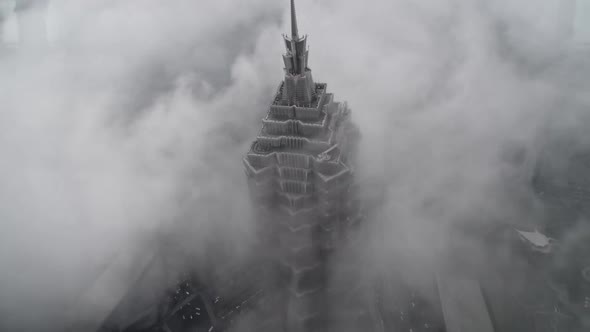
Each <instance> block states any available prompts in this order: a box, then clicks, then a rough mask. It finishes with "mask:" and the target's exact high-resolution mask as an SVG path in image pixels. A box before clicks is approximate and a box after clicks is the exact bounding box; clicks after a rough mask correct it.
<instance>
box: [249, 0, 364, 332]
mask: <svg viewBox="0 0 590 332" xmlns="http://www.w3.org/2000/svg"><path fill="white" fill-rule="evenodd" d="M284 39H285V46H286V54H285V55H283V60H284V64H285V68H284V71H285V77H284V80H283V81H282V82H281V83H280V84H279V87H278V91H277V93H276V95H275V96H274V99H273V102H272V104H271V105H270V108H269V111H268V114H267V116H266V117H265V118H264V119H263V120H262V130H261V131H260V133H259V135H258V137H257V138H256V141H254V143H253V144H252V146H251V149H250V151H249V152H248V153H247V155H246V157H245V158H244V165H245V169H246V174H247V176H248V182H249V187H250V191H251V197H252V200H253V202H254V204H255V205H256V207H257V209H258V211H259V219H260V228H261V231H262V233H261V234H262V236H263V238H264V240H265V241H266V242H267V243H268V244H269V246H271V248H272V251H273V252H276V261H277V262H278V263H279V264H278V265H279V266H281V267H282V269H283V270H284V272H285V273H284V275H285V280H286V282H285V288H286V293H287V295H286V296H287V300H286V301H285V303H286V308H285V315H286V320H285V321H286V328H287V330H288V331H311V330H324V328H323V326H325V324H326V320H327V319H326V317H327V309H326V305H327V304H328V303H327V301H326V299H327V297H328V291H327V289H326V278H327V269H328V267H329V262H330V256H331V254H332V251H333V250H334V249H335V248H337V247H338V246H339V245H340V244H341V243H343V241H342V240H343V239H344V238H345V237H346V233H347V230H348V229H349V228H350V227H352V226H353V225H356V224H357V221H358V220H359V218H358V215H359V214H358V208H357V204H355V202H356V200H355V199H353V197H354V192H355V191H354V190H352V185H353V178H354V177H353V174H354V171H353V168H352V165H351V160H352V156H354V151H355V146H356V142H357V139H358V136H359V135H358V130H357V128H356V127H355V126H354V125H353V124H352V122H351V121H350V110H349V109H348V106H347V104H346V103H340V102H336V101H334V96H333V95H332V94H331V93H328V92H327V85H326V84H325V83H315V82H314V80H313V78H312V73H311V69H309V67H308V56H309V51H308V49H307V46H306V43H307V37H306V36H299V30H298V26H297V17H296V13H295V4H294V1H293V0H292V1H291V36H290V37H288V36H284Z"/></svg>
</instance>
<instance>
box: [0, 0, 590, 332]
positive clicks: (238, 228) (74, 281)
mask: <svg viewBox="0 0 590 332" xmlns="http://www.w3.org/2000/svg"><path fill="white" fill-rule="evenodd" d="M8 2H10V1H8ZM8 2H7V1H4V3H5V4H6V3H8ZM297 2H298V3H297V6H298V14H299V24H300V31H302V32H304V33H308V34H309V35H310V39H309V45H310V66H311V68H312V69H313V70H314V77H315V79H316V80H317V81H322V82H327V83H328V84H329V85H328V87H329V90H331V91H332V92H334V93H335V94H336V97H337V99H338V100H347V101H348V102H349V104H350V106H351V108H352V109H353V117H354V120H355V122H357V123H358V125H359V126H360V127H361V132H362V133H363V141H362V143H361V150H362V151H361V156H359V159H360V167H359V177H360V178H361V179H362V182H363V184H365V187H364V190H365V191H366V192H367V197H371V199H376V200H377V199H380V200H382V201H383V205H382V207H381V209H380V210H379V211H376V212H377V213H375V214H376V215H377V217H376V218H374V219H375V220H372V221H374V222H376V221H384V225H383V226H384V227H385V230H386V232H379V233H380V236H383V235H384V236H385V237H386V238H387V241H386V245H383V244H378V245H375V246H369V245H368V244H367V248H369V247H370V248H373V249H375V248H376V249H377V251H371V255H372V256H371V257H374V258H375V262H388V263H392V264H394V262H398V263H399V261H398V260H397V259H396V258H400V256H403V257H402V258H404V257H405V258H407V257H410V258H412V261H414V262H421V263H424V264H423V265H426V266H429V265H435V264H433V263H435V261H436V260H437V257H435V256H434V254H433V253H435V252H438V251H439V248H444V247H446V246H448V244H449V241H450V240H449V239H450V238H451V235H452V234H451V232H450V231H449V230H450V228H449V226H450V225H453V224H455V223H464V222H469V223H474V224H477V223H481V224H487V225H489V224H490V223H521V222H523V221H526V220H530V219H531V218H533V217H535V218H536V217H538V214H539V213H541V212H539V211H538V209H536V208H535V204H531V201H532V200H531V197H530V193H529V192H528V188H527V186H526V185H527V183H526V180H527V176H528V175H529V174H530V172H531V170H532V166H531V165H532V164H533V163H534V160H535V158H536V154H537V152H538V150H539V148H540V147H541V146H542V144H543V141H544V139H546V137H545V136H544V135H545V134H544V133H545V132H546V128H547V127H548V123H550V122H555V121H556V119H557V120H560V119H562V118H563V119H565V120H564V121H565V122H564V123H563V126H562V127H563V128H567V129H568V130H569V126H575V125H576V124H577V123H578V117H577V115H576V114H577V110H582V109H585V108H587V106H588V105H587V104H588V100H587V97H585V96H584V94H585V91H586V84H587V81H586V80H585V79H580V77H583V76H584V75H582V74H580V73H581V72H582V73H583V72H584V70H585V69H583V68H580V67H578V66H577V65H572V64H570V63H568V61H569V60H568V59H567V58H565V57H564V56H563V55H562V53H563V51H564V50H565V49H566V48H569V47H571V45H569V43H568V41H567V40H566V38H567V36H568V33H569V28H570V26H571V22H572V18H571V16H570V15H569V14H568V9H567V5H564V3H566V2H567V1H558V0H542V1H541V0H494V1H484V0H439V1H427V0H368V1H352V0H350V1H349V0H346V1H343V0H298V1H297ZM287 9H288V1H286V0H284V1H277V0H248V1H243V0H217V1H205V0H166V1H162V0H124V1H112V0H110V1H106V0H85V1H79V0H54V1H52V3H51V6H50V15H49V18H48V23H49V27H50V39H51V42H52V44H51V47H50V48H49V50H44V51H41V50H38V49H33V50H21V51H18V52H12V53H11V52H8V53H6V54H5V55H3V57H2V58H0V152H1V156H2V159H0V183H1V184H2V185H1V186H0V225H1V231H0V327H3V324H4V329H8V328H9V327H10V330H11V331H19V329H18V328H15V326H20V328H21V329H20V330H22V331H30V330H39V329H40V328H39V326H47V325H44V324H45V323H46V322H49V321H51V322H53V321H54V320H55V319H56V317H59V314H60V312H62V311H63V310H64V308H66V307H67V306H69V305H71V303H73V299H75V298H76V296H77V295H78V294H79V292H80V290H81V289H83V288H84V287H87V286H88V284H89V283H90V282H91V281H92V279H93V277H95V275H96V273H97V271H100V269H101V267H103V266H104V264H106V263H107V262H108V261H109V259H110V257H112V255H114V254H115V253H116V252H119V251H121V250H127V249H128V248H130V247H131V246H134V245H136V244H138V243H143V242H144V241H149V239H151V238H154V237H155V236H156V234H160V233H162V232H172V233H178V234H180V233H182V236H181V235H178V237H176V238H175V239H177V240H175V241H178V242H179V243H181V244H182V245H184V246H186V248H187V249H189V250H191V251H193V252H198V253H202V250H200V249H202V248H203V245H202V243H204V242H206V240H207V239H211V238H215V239H216V241H218V242H219V243H221V244H222V245H221V246H222V247H224V248H225V249H227V250H229V252H234V253H241V252H242V251H244V250H245V249H244V250H242V248H246V247H247V246H248V244H249V243H250V242H251V241H252V232H251V229H252V227H251V225H252V218H251V217H250V215H251V211H250V207H249V201H248V197H247V191H246V184H245V178H244V175H243V171H242V169H241V167H242V165H241V160H240V159H241V157H242V155H243V154H244V153H245V152H246V151H247V149H248V146H249V142H250V141H251V140H253V139H254V137H255V135H256V133H257V130H258V126H259V120H260V118H261V117H262V116H263V114H264V113H265V110H266V108H267V106H268V103H269V102H270V101H271V99H272V93H273V92H274V89H275V88H276V85H277V84H278V82H279V81H280V80H281V79H282V70H281V69H282V64H281V53H282V52H283V49H282V47H283V43H282V40H281V34H282V33H285V32H287V26H288V22H287V21H286V19H287V15H288V14H287V12H286V10H287ZM5 31H6V33H5V38H6V39H7V40H9V41H16V40H17V39H18V36H17V34H16V32H15V21H14V18H9V20H8V23H7V24H6V29H5ZM579 36H582V37H580V38H583V36H584V35H583V34H580V35H579ZM573 74H576V75H573ZM586 76H587V75H586ZM556 114H559V117H558V116H556ZM515 151H516V152H518V153H517V154H519V155H523V156H524V160H521V161H520V162H519V163H516V164H515V163H513V162H512V158H511V156H512V155H513V154H515ZM515 165H516V166H515ZM376 183H386V184H388V186H387V188H386V190H385V194H384V195H385V196H384V197H383V195H382V194H380V195H376V194H374V193H371V189H372V188H377V186H376ZM379 192H380V193H382V192H383V191H379ZM375 196H381V197H375ZM373 239H374V240H378V239H380V237H379V236H377V235H375V236H373ZM452 241H453V242H454V244H457V243H456V241H459V242H465V243H464V244H463V245H466V246H469V245H470V244H469V238H467V237H462V238H460V239H457V237H455V238H453V239H452ZM374 243H378V242H376V241H375V242H374ZM371 250H372V249H371ZM404 261H405V260H404ZM439 263H440V261H439ZM443 263H444V262H443ZM400 264H401V263H400ZM376 265H379V264H376ZM386 265H387V264H386ZM387 266H389V265H387ZM396 268H400V266H396ZM401 269H403V268H401ZM37 324H39V325H37Z"/></svg>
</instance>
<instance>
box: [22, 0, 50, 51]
mask: <svg viewBox="0 0 590 332" xmlns="http://www.w3.org/2000/svg"><path fill="white" fill-rule="evenodd" d="M48 5H49V0H17V1H16V7H15V11H16V13H17V15H18V27H19V30H18V35H19V41H20V44H21V45H22V46H26V47H31V46H32V47H38V46H44V45H46V44H47V22H46V16H47V6H48Z"/></svg>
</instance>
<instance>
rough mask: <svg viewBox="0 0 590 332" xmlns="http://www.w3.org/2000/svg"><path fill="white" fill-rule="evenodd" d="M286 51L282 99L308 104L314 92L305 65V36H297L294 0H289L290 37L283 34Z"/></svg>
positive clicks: (291, 103) (292, 103) (306, 50)
mask: <svg viewBox="0 0 590 332" xmlns="http://www.w3.org/2000/svg"><path fill="white" fill-rule="evenodd" d="M283 37H284V39H285V47H286V48H287V53H286V54H284V55H283V61H284V63H285V91H284V94H283V101H286V102H287V103H289V104H290V105H294V104H297V105H303V104H310V103H311V101H312V99H313V96H314V94H315V85H314V83H313V79H312V76H311V70H310V69H309V67H307V60H308V56H309V51H308V49H307V36H303V37H299V29H298V27H297V14H296V11H295V0H291V37H290V38H289V37H287V36H286V35H283Z"/></svg>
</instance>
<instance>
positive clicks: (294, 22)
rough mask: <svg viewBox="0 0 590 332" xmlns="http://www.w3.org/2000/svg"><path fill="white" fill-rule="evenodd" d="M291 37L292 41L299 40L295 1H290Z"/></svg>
mask: <svg viewBox="0 0 590 332" xmlns="http://www.w3.org/2000/svg"><path fill="white" fill-rule="evenodd" d="M291 37H292V38H293V40H298V39H299V30H298V29H297V13H296V12H295V0H291Z"/></svg>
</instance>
